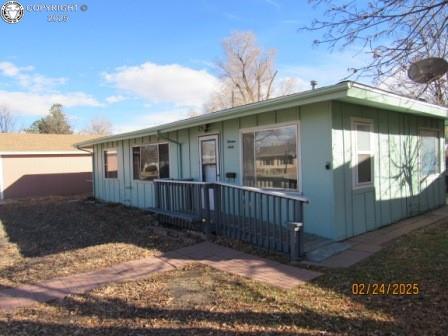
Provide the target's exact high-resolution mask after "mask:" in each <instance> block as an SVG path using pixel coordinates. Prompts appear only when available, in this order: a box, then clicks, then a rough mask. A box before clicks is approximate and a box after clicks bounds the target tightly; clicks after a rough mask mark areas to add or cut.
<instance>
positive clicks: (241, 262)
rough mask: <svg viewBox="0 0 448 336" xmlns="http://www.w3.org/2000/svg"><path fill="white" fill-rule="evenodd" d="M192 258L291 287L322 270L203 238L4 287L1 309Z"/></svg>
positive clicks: (143, 274)
mask: <svg viewBox="0 0 448 336" xmlns="http://www.w3.org/2000/svg"><path fill="white" fill-rule="evenodd" d="M192 262H199V263H202V264H206V265H209V266H211V267H214V268H216V269H218V270H221V271H224V272H228V273H232V274H237V275H240V276H243V277H247V278H250V279H254V280H258V281H262V282H265V283H268V284H270V285H272V286H276V287H280V288H284V289H289V288H292V287H294V286H297V285H299V284H302V283H304V282H306V281H309V280H311V279H314V278H315V277H318V276H319V275H321V273H318V272H314V271H309V270H305V269H301V268H297V267H293V266H288V265H284V264H280V263H278V262H276V261H272V260H269V259H264V258H260V257H257V256H253V255H250V254H247V253H243V252H239V251H236V250H234V249H230V248H226V247H223V246H219V245H216V244H213V243H210V242H203V243H199V244H196V245H192V246H189V247H185V248H182V249H178V250H174V251H171V252H167V253H165V254H163V255H162V256H153V257H148V258H145V259H140V260H134V261H129V262H125V263H121V264H118V265H115V266H112V267H109V268H105V269H101V270H98V271H93V272H88V273H81V274H75V275H71V276H67V277H63V278H57V279H52V280H48V281H42V282H39V283H36V284H32V285H23V286H19V287H17V288H11V289H6V290H2V291H0V309H2V310H10V309H15V308H18V307H24V306H28V305H32V304H36V303H38V302H46V301H51V300H55V299H59V300H60V299H63V298H64V297H66V296H68V295H71V294H82V293H85V292H87V291H90V290H92V289H94V288H97V287H100V286H103V285H105V284H108V283H112V282H120V281H129V280H138V279H142V278H146V277H148V276H150V275H152V274H155V273H159V272H165V271H170V270H174V269H176V268H179V267H182V266H184V265H186V264H189V263H192Z"/></svg>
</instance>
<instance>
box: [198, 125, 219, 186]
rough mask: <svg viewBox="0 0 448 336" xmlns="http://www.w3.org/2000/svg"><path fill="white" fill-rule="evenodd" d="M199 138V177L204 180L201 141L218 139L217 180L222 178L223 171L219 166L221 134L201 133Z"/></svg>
mask: <svg viewBox="0 0 448 336" xmlns="http://www.w3.org/2000/svg"><path fill="white" fill-rule="evenodd" d="M198 139H199V146H198V147H199V179H200V180H201V181H202V176H203V175H202V144H201V141H207V140H215V141H216V143H215V144H216V180H217V181H220V180H221V172H220V169H219V168H220V166H219V155H220V153H219V134H211V135H201V136H199V137H198Z"/></svg>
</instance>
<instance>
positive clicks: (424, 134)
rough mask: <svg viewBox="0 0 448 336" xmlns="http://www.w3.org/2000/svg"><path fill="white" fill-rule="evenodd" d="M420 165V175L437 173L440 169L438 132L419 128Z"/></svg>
mask: <svg viewBox="0 0 448 336" xmlns="http://www.w3.org/2000/svg"><path fill="white" fill-rule="evenodd" d="M420 167H421V172H422V176H429V175H432V174H437V173H439V171H440V160H439V132H438V131H437V130H430V129H422V130H420Z"/></svg>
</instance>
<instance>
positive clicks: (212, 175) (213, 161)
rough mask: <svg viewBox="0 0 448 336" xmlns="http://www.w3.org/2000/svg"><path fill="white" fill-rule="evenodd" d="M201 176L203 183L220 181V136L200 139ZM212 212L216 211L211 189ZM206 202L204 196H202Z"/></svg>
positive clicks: (208, 136)
mask: <svg viewBox="0 0 448 336" xmlns="http://www.w3.org/2000/svg"><path fill="white" fill-rule="evenodd" d="M199 158H200V174H201V180H202V182H217V181H219V143H218V135H217V134H215V135H207V136H202V137H200V138H199ZM209 200H210V210H215V199H214V194H213V190H212V189H209ZM202 201H203V202H204V195H202Z"/></svg>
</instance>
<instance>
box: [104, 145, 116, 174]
mask: <svg viewBox="0 0 448 336" xmlns="http://www.w3.org/2000/svg"><path fill="white" fill-rule="evenodd" d="M104 177H105V178H117V177H118V157H117V150H116V149H106V150H105V151H104Z"/></svg>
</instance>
